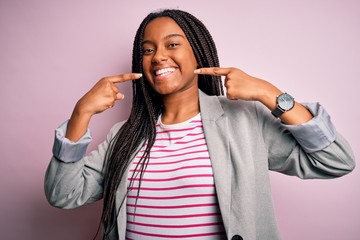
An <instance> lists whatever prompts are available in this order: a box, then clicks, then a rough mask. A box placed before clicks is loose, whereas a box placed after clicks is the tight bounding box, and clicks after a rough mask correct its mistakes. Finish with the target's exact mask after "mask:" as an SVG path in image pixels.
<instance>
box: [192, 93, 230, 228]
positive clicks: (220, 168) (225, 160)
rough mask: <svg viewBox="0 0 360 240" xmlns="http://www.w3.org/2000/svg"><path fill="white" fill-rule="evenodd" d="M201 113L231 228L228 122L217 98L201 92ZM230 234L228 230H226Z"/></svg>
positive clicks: (223, 211)
mask: <svg viewBox="0 0 360 240" xmlns="http://www.w3.org/2000/svg"><path fill="white" fill-rule="evenodd" d="M199 99H200V112H201V117H202V121H203V127H204V134H205V139H206V143H207V146H208V149H209V154H210V159H211V164H212V168H213V172H214V181H215V186H216V192H217V197H218V201H219V205H220V211H221V215H222V218H223V221H224V226H230V204H231V177H232V176H231V164H230V163H231V162H230V148H229V138H228V135H227V134H226V133H227V132H228V130H227V129H228V121H227V118H226V116H225V115H224V111H223V109H222V106H221V104H220V102H219V99H218V97H217V96H207V95H206V94H204V93H203V92H201V91H199ZM226 231H227V232H228V229H226Z"/></svg>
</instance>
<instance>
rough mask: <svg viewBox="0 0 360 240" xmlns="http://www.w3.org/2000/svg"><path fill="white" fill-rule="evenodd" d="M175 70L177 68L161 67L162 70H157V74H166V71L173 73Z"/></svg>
mask: <svg viewBox="0 0 360 240" xmlns="http://www.w3.org/2000/svg"><path fill="white" fill-rule="evenodd" d="M174 71H175V68H163V69H160V70H156V71H155V75H156V76H158V75H164V74H166V73H169V72H170V73H171V72H174Z"/></svg>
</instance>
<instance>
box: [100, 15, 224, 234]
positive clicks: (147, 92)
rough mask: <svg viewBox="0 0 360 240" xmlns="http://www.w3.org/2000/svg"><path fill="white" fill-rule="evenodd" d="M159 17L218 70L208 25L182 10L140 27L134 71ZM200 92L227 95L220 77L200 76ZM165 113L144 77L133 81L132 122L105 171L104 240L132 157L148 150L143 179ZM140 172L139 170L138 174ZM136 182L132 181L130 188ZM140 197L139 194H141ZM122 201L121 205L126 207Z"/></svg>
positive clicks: (141, 164) (113, 143) (126, 125)
mask: <svg viewBox="0 0 360 240" xmlns="http://www.w3.org/2000/svg"><path fill="white" fill-rule="evenodd" d="M158 17H170V18H172V19H174V20H175V21H176V22H177V24H178V25H179V26H180V27H181V28H182V30H183V31H184V33H185V35H186V37H187V38H188V40H189V42H190V45H191V47H192V49H193V51H194V55H195V58H196V59H197V61H198V64H199V67H218V66H219V60H218V55H217V50H216V47H215V43H214V41H213V39H212V37H211V35H210V33H209V31H208V30H207V29H206V27H205V26H204V24H203V23H202V22H201V21H199V20H198V19H197V18H195V17H194V16H193V15H191V14H189V13H187V12H184V11H181V10H164V11H161V12H157V13H151V14H149V15H148V16H147V17H146V18H145V19H144V20H143V22H142V23H141V24H140V26H139V29H138V30H137V33H136V35H135V39H134V45H133V55H132V57H133V60H132V71H133V72H137V73H142V72H143V68H142V39H143V34H144V30H145V27H146V25H147V24H148V23H149V22H150V21H151V20H153V19H155V18H158ZM198 79H199V89H201V90H202V91H203V92H205V93H206V94H208V95H223V94H224V91H223V88H222V83H221V79H220V77H218V76H210V75H199V76H198ZM161 111H162V102H161V98H160V96H159V94H158V93H156V92H155V91H154V90H153V89H152V88H151V87H150V85H149V83H148V81H147V79H146V78H145V77H144V75H143V77H142V78H141V79H138V80H136V81H133V103H132V109H131V112H130V116H129V119H128V120H127V121H126V122H125V123H124V125H123V126H122V127H121V129H120V130H119V131H118V132H117V134H116V135H115V137H114V138H113V139H112V141H111V143H110V146H109V148H108V151H107V154H106V160H107V161H106V165H105V168H104V169H105V172H104V196H103V197H104V202H103V212H102V217H101V221H102V224H103V228H104V239H106V238H107V236H108V234H109V233H110V232H111V230H112V229H113V228H114V227H115V226H116V218H117V215H118V211H119V209H116V206H115V200H116V190H117V188H118V187H119V184H120V181H121V179H122V177H123V176H124V175H126V174H127V171H126V170H127V168H128V166H129V164H130V163H131V161H132V158H133V157H134V155H135V154H136V153H137V151H138V150H139V149H140V147H145V151H144V153H143V155H142V157H141V159H140V161H139V163H138V165H137V166H136V168H137V169H139V170H140V184H141V178H142V176H143V174H144V172H145V169H146V166H147V163H148V161H149V155H150V149H151V148H152V146H153V144H154V142H155V137H156V129H155V124H156V122H157V120H158V118H159V116H160V114H161ZM135 172H136V171H135ZM132 184H133V182H130V186H131V185H132ZM138 194H139V191H138ZM124 200H125V199H123V200H122V203H121V205H123V203H124Z"/></svg>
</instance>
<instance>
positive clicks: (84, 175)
mask: <svg viewBox="0 0 360 240" xmlns="http://www.w3.org/2000/svg"><path fill="white" fill-rule="evenodd" d="M121 125H122V123H117V124H115V125H114V126H113V127H112V128H111V130H110V132H109V133H108V135H107V137H106V139H105V141H103V142H102V143H101V144H100V145H99V146H98V148H97V150H94V151H92V152H90V153H89V154H88V155H86V156H84V154H85V151H84V150H83V149H84V142H83V141H79V142H77V143H68V141H66V140H64V139H63V138H61V137H60V141H61V142H62V143H63V144H59V143H56V141H57V140H55V143H54V148H53V153H54V155H53V157H52V158H51V161H50V164H49V166H48V168H47V171H46V174H45V181H44V188H45V195H46V198H47V200H48V202H49V203H50V204H51V205H52V206H55V207H59V208H66V209H69V208H76V207H79V206H82V205H85V204H89V203H92V202H95V201H97V200H99V199H101V198H102V195H103V169H104V163H105V155H106V151H107V149H108V147H109V144H110V142H111V140H112V139H113V138H114V136H115V134H116V133H117V132H118V130H119V129H120V127H121ZM56 134H59V132H58V131H56ZM58 141H59V140H58ZM77 149H81V150H80V151H79V150H77ZM85 149H86V147H85ZM79 152H82V154H83V156H82V157H81V156H80V157H78V156H79ZM74 154H75V155H76V158H78V159H75V160H76V161H74V156H73V155H74Z"/></svg>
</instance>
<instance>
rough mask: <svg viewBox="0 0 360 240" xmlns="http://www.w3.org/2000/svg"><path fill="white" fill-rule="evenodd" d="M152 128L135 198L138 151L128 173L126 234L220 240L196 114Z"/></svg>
mask: <svg viewBox="0 0 360 240" xmlns="http://www.w3.org/2000/svg"><path fill="white" fill-rule="evenodd" d="M159 119H161V118H159ZM156 131H157V135H156V140H155V144H154V146H153V147H152V149H151V153H150V160H149V163H148V166H147V168H146V171H145V173H144V175H143V178H142V181H141V186H140V192H139V196H138V200H137V202H136V198H137V194H138V186H139V185H138V184H139V176H140V174H138V175H137V173H139V171H135V167H136V165H137V163H138V161H139V159H140V158H141V156H142V154H143V152H144V151H143V150H141V151H140V152H139V153H138V155H137V156H136V157H135V159H134V161H133V163H132V166H131V169H130V172H129V178H128V181H129V182H130V179H131V178H132V177H133V178H134V182H133V185H132V186H130V192H129V194H128V197H127V200H126V207H127V229H126V239H129V240H130V239H191V240H200V239H206V240H209V239H216V240H218V239H225V238H226V237H225V232H224V227H223V223H222V219H221V214H220V210H219V204H218V201H217V197H216V192H215V185H214V178H213V172H212V168H211V163H210V157H209V152H208V149H207V145H206V141H205V137H204V132H203V126H202V121H201V116H200V114H198V115H197V116H195V117H194V118H192V119H190V120H188V121H186V122H182V123H178V124H172V125H165V124H162V123H161V120H159V122H158V124H157V125H156ZM134 171H135V174H134V175H133V173H134Z"/></svg>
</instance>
